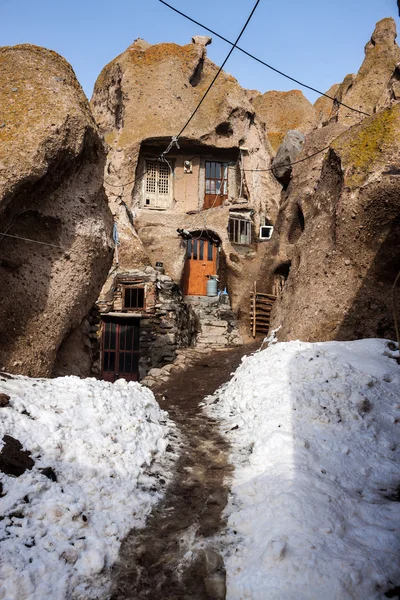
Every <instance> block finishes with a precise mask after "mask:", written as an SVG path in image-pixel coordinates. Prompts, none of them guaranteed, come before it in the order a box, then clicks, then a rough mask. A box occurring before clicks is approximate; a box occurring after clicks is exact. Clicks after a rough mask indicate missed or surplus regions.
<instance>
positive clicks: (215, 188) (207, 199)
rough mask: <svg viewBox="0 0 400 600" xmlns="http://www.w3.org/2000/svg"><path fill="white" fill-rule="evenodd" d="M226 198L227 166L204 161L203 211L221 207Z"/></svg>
mask: <svg viewBox="0 0 400 600" xmlns="http://www.w3.org/2000/svg"><path fill="white" fill-rule="evenodd" d="M227 197H228V164H227V163H220V162H215V161H209V160H207V161H206V186H205V195H204V205H203V208H204V209H208V208H215V207H216V206H221V205H222V204H223V202H224V200H226V199H227Z"/></svg>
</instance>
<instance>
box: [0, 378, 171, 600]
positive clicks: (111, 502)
mask: <svg viewBox="0 0 400 600" xmlns="http://www.w3.org/2000/svg"><path fill="white" fill-rule="evenodd" d="M0 393H5V394H8V395H9V396H10V397H11V400H10V406H7V407H2V408H0V449H1V448H4V442H3V441H1V440H2V439H3V436H4V434H7V435H10V436H12V437H14V438H16V439H17V440H19V441H20V442H21V444H22V445H23V447H24V450H29V451H30V452H31V453H32V459H33V460H34V461H35V465H34V466H33V468H32V469H31V470H27V471H25V473H23V474H22V475H20V476H19V477H13V476H9V475H5V474H3V473H0V482H1V483H2V485H3V497H1V498H0V517H3V519H2V520H0V552H1V559H0V598H1V599H3V600H44V599H49V600H50V599H51V600H66V599H67V598H68V599H69V598H79V599H88V598H105V597H107V589H108V569H109V567H110V566H111V565H112V564H113V562H114V561H115V560H116V558H117V555H118V550H119V546H120V542H121V539H122V538H123V537H124V536H125V535H126V534H127V533H128V531H129V530H130V529H131V528H132V527H140V526H143V525H144V522H145V517H146V515H147V514H148V513H149V511H150V510H151V507H152V505H153V504H154V502H156V501H157V500H159V499H160V497H161V495H162V489H163V487H164V484H165V483H166V481H167V480H168V479H170V476H171V473H170V471H171V465H172V458H171V456H172V455H171V453H169V452H168V453H167V454H165V451H166V448H167V444H168V440H167V436H168V435H169V434H170V433H171V430H172V428H173V426H172V424H171V422H170V421H168V419H167V414H166V413H165V412H163V411H161V410H160V408H159V406H158V404H157V403H156V401H155V399H154V396H153V394H152V392H151V391H150V390H148V389H147V388H144V387H142V386H140V385H139V384H137V383H126V382H125V381H124V380H120V381H118V382H117V383H115V384H114V385H112V384H110V383H106V382H102V381H96V380H94V379H85V380H80V379H78V378H77V377H63V378H59V379H52V380H50V379H29V378H26V377H17V378H13V379H7V378H5V377H3V376H0ZM151 464H152V466H151V467H150V465H151ZM48 467H51V468H52V469H53V471H54V473H55V475H56V478H57V481H52V480H51V478H49V477H48V476H46V475H45V474H43V473H42V472H41V471H40V469H43V468H48Z"/></svg>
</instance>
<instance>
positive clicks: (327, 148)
mask: <svg viewBox="0 0 400 600" xmlns="http://www.w3.org/2000/svg"><path fill="white" fill-rule="evenodd" d="M325 150H329V146H325V148H322V149H321V150H317V152H314V153H313V154H310V155H309V156H306V157H305V158H301V159H300V160H295V161H294V162H292V163H279V164H277V165H273V166H272V167H269V168H268V169H241V171H242V172H243V171H244V172H246V173H265V172H267V171H276V169H280V168H282V167H292V166H293V165H298V164H299V163H302V162H304V161H305V160H308V159H309V158H312V157H313V156H317V154H321V152H325Z"/></svg>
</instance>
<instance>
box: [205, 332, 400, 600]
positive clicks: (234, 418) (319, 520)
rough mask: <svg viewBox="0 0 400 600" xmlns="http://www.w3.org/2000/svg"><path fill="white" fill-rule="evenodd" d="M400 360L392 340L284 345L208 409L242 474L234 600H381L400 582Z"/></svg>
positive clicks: (236, 499)
mask: <svg viewBox="0 0 400 600" xmlns="http://www.w3.org/2000/svg"><path fill="white" fill-rule="evenodd" d="M395 356H398V352H395V353H393V352H391V351H390V349H389V347H388V343H387V341H385V340H361V341H355V342H326V343H316V344H308V343H302V342H289V343H279V344H274V345H272V346H270V347H269V348H267V349H266V350H263V351H260V352H258V353H256V354H255V355H254V356H251V357H248V358H246V359H244V361H243V363H242V365H241V366H240V367H239V369H238V370H237V371H236V373H235V375H234V377H233V379H232V380H231V381H230V382H229V383H228V384H227V385H225V386H223V388H221V390H220V391H219V392H218V393H217V394H216V395H214V396H213V397H210V398H209V399H208V400H207V407H208V408H207V410H208V412H210V413H211V414H212V415H213V416H215V417H217V418H219V419H221V420H222V424H223V427H222V429H223V431H224V432H227V435H228V437H229V439H230V441H231V443H232V447H233V450H232V457H231V458H232V461H233V464H234V465H235V471H234V481H233V487H232V493H231V497H230V502H229V505H228V508H227V509H226V513H227V516H228V527H227V530H226V533H225V535H224V538H223V543H224V546H225V554H226V556H225V564H226V568H227V586H228V594H227V598H228V600H245V599H252V600H278V599H279V600H286V599H287V598H296V600H310V599H318V600H320V599H322V598H323V599H324V600H347V599H357V600H358V599H359V600H374V599H378V598H379V599H384V598H386V596H385V593H386V592H388V591H389V590H391V589H393V588H394V587H396V586H399V585H400V564H399V556H400V540H399V525H400V503H399V500H400V496H399V493H400V488H399V485H400V469H399V465H400V463H399V458H400V455H399V443H400V436H399V433H400V365H398V364H397V362H396V360H394V359H393V357H395ZM390 597H394V596H390ZM396 597H397V596H396Z"/></svg>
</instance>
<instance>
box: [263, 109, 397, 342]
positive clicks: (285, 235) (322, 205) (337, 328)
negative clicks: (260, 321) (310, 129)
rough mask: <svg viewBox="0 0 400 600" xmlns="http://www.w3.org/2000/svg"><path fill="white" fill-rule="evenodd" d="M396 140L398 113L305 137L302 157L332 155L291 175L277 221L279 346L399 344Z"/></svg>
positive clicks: (272, 272)
mask: <svg viewBox="0 0 400 600" xmlns="http://www.w3.org/2000/svg"><path fill="white" fill-rule="evenodd" d="M343 130H344V131H343ZM341 131H342V133H340V132H341ZM399 133H400V105H399V104H396V105H394V106H392V107H391V108H388V109H385V110H383V111H381V112H380V113H378V114H377V115H375V116H374V117H369V118H366V119H364V120H363V121H362V123H361V124H359V125H355V126H353V127H351V128H350V129H346V128H345V126H344V125H342V124H341V123H338V124H332V125H329V126H327V127H324V128H322V129H320V130H317V131H316V132H314V133H313V134H311V135H310V136H308V138H307V141H306V144H305V149H304V154H305V155H307V154H312V153H313V151H314V148H318V147H324V146H326V145H328V144H330V150H329V151H327V152H326V153H325V154H323V155H321V154H320V155H317V156H315V157H314V158H312V159H310V161H307V162H305V163H302V164H299V165H296V166H295V167H294V168H293V177H292V181H291V183H290V186H289V189H288V193H287V196H286V198H285V201H284V203H283V205H282V209H281V212H280V215H279V218H278V223H277V230H278V233H279V237H277V238H276V239H275V245H274V247H273V249H272V255H273V258H272V265H271V267H270V268H269V285H270V286H272V284H273V282H275V286H276V288H277V289H279V290H280V291H279V297H278V301H277V302H276V304H275V308H274V310H273V318H272V324H271V326H272V328H276V327H278V326H279V325H281V329H280V331H279V339H281V340H291V339H298V338H299V339H302V340H305V341H323V340H330V339H337V340H351V339H358V338H363V337H389V338H390V337H392V338H393V337H394V336H395V332H394V325H393V313H392V305H391V296H392V286H393V283H394V280H395V278H396V275H397V272H398V269H399V264H400V246H399V239H400V178H399V175H400V169H399V165H398V155H399V150H400V142H399V139H400V137H399ZM266 269H268V266H267V265H266ZM397 298H398V300H399V296H397ZM398 300H397V311H399V309H400V306H399V301H398Z"/></svg>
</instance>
